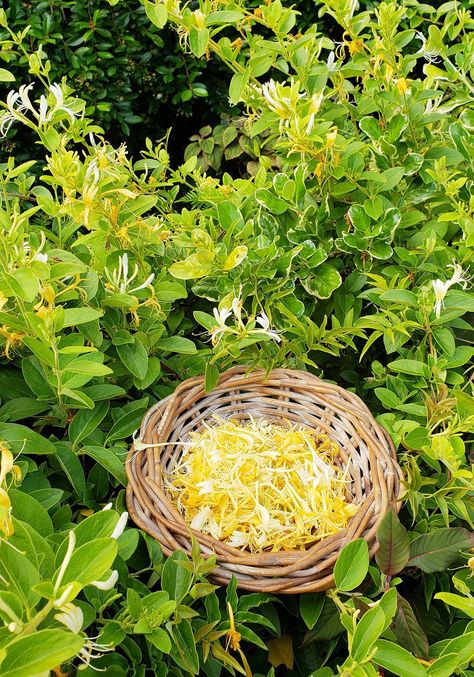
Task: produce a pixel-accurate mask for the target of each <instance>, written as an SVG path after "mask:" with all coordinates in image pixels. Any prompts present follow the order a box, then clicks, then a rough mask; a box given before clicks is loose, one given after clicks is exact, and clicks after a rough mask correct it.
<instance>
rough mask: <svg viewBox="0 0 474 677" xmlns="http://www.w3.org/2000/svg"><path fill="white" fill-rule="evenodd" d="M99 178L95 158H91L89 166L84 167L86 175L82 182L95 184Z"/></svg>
mask: <svg viewBox="0 0 474 677" xmlns="http://www.w3.org/2000/svg"><path fill="white" fill-rule="evenodd" d="M99 179H100V172H99V167H98V165H97V160H92V162H91V163H90V164H89V166H88V167H87V169H86V175H85V177H84V182H85V183H89V184H91V185H93V186H95V185H96V184H97V183H98V182H99Z"/></svg>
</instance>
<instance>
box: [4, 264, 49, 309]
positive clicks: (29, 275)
mask: <svg viewBox="0 0 474 677" xmlns="http://www.w3.org/2000/svg"><path fill="white" fill-rule="evenodd" d="M4 279H5V282H6V283H7V284H8V285H9V287H10V288H11V290H12V291H13V293H14V294H15V295H16V296H19V297H20V298H21V299H22V300H23V301H27V303H32V302H33V301H34V300H35V298H36V296H37V295H38V292H39V289H40V281H39V279H38V278H37V277H36V275H35V274H34V272H33V271H32V270H31V268H19V269H18V270H17V271H16V272H15V274H14V275H7V274H5V276H4Z"/></svg>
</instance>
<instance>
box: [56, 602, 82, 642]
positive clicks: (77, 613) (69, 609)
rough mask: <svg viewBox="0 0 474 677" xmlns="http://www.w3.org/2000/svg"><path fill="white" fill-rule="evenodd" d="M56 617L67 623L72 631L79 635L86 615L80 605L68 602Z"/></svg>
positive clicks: (64, 623) (60, 621)
mask: <svg viewBox="0 0 474 677" xmlns="http://www.w3.org/2000/svg"><path fill="white" fill-rule="evenodd" d="M54 617H55V619H56V620H57V621H59V623H62V624H63V625H65V626H66V627H67V628H68V629H69V630H70V631H71V632H73V633H74V634H75V635H77V634H78V633H79V632H80V631H81V628H82V624H83V622H84V615H83V613H82V610H81V609H80V607H78V606H76V605H75V604H72V603H71V602H68V603H67V604H64V605H63V606H62V607H61V612H60V613H58V614H55V616H54Z"/></svg>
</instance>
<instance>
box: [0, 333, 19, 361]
mask: <svg viewBox="0 0 474 677" xmlns="http://www.w3.org/2000/svg"><path fill="white" fill-rule="evenodd" d="M0 336H3V337H4V338H5V339H6V341H5V346H4V348H3V352H4V355H5V357H6V358H7V360H9V359H11V355H10V351H11V350H12V349H13V348H15V346H17V345H18V344H19V343H21V341H22V339H23V337H24V334H22V333H20V332H17V331H11V330H10V328H9V327H8V326H7V325H6V324H4V325H3V326H1V327H0Z"/></svg>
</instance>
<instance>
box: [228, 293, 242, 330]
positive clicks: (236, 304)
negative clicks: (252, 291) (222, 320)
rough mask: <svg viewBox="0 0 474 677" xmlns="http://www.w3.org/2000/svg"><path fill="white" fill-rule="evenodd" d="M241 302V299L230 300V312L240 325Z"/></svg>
mask: <svg viewBox="0 0 474 677" xmlns="http://www.w3.org/2000/svg"><path fill="white" fill-rule="evenodd" d="M243 305H244V304H243V302H242V300H241V299H238V298H234V299H233V300H232V306H231V307H232V312H233V313H234V316H235V319H236V320H237V322H238V323H239V324H242V307H243Z"/></svg>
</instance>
